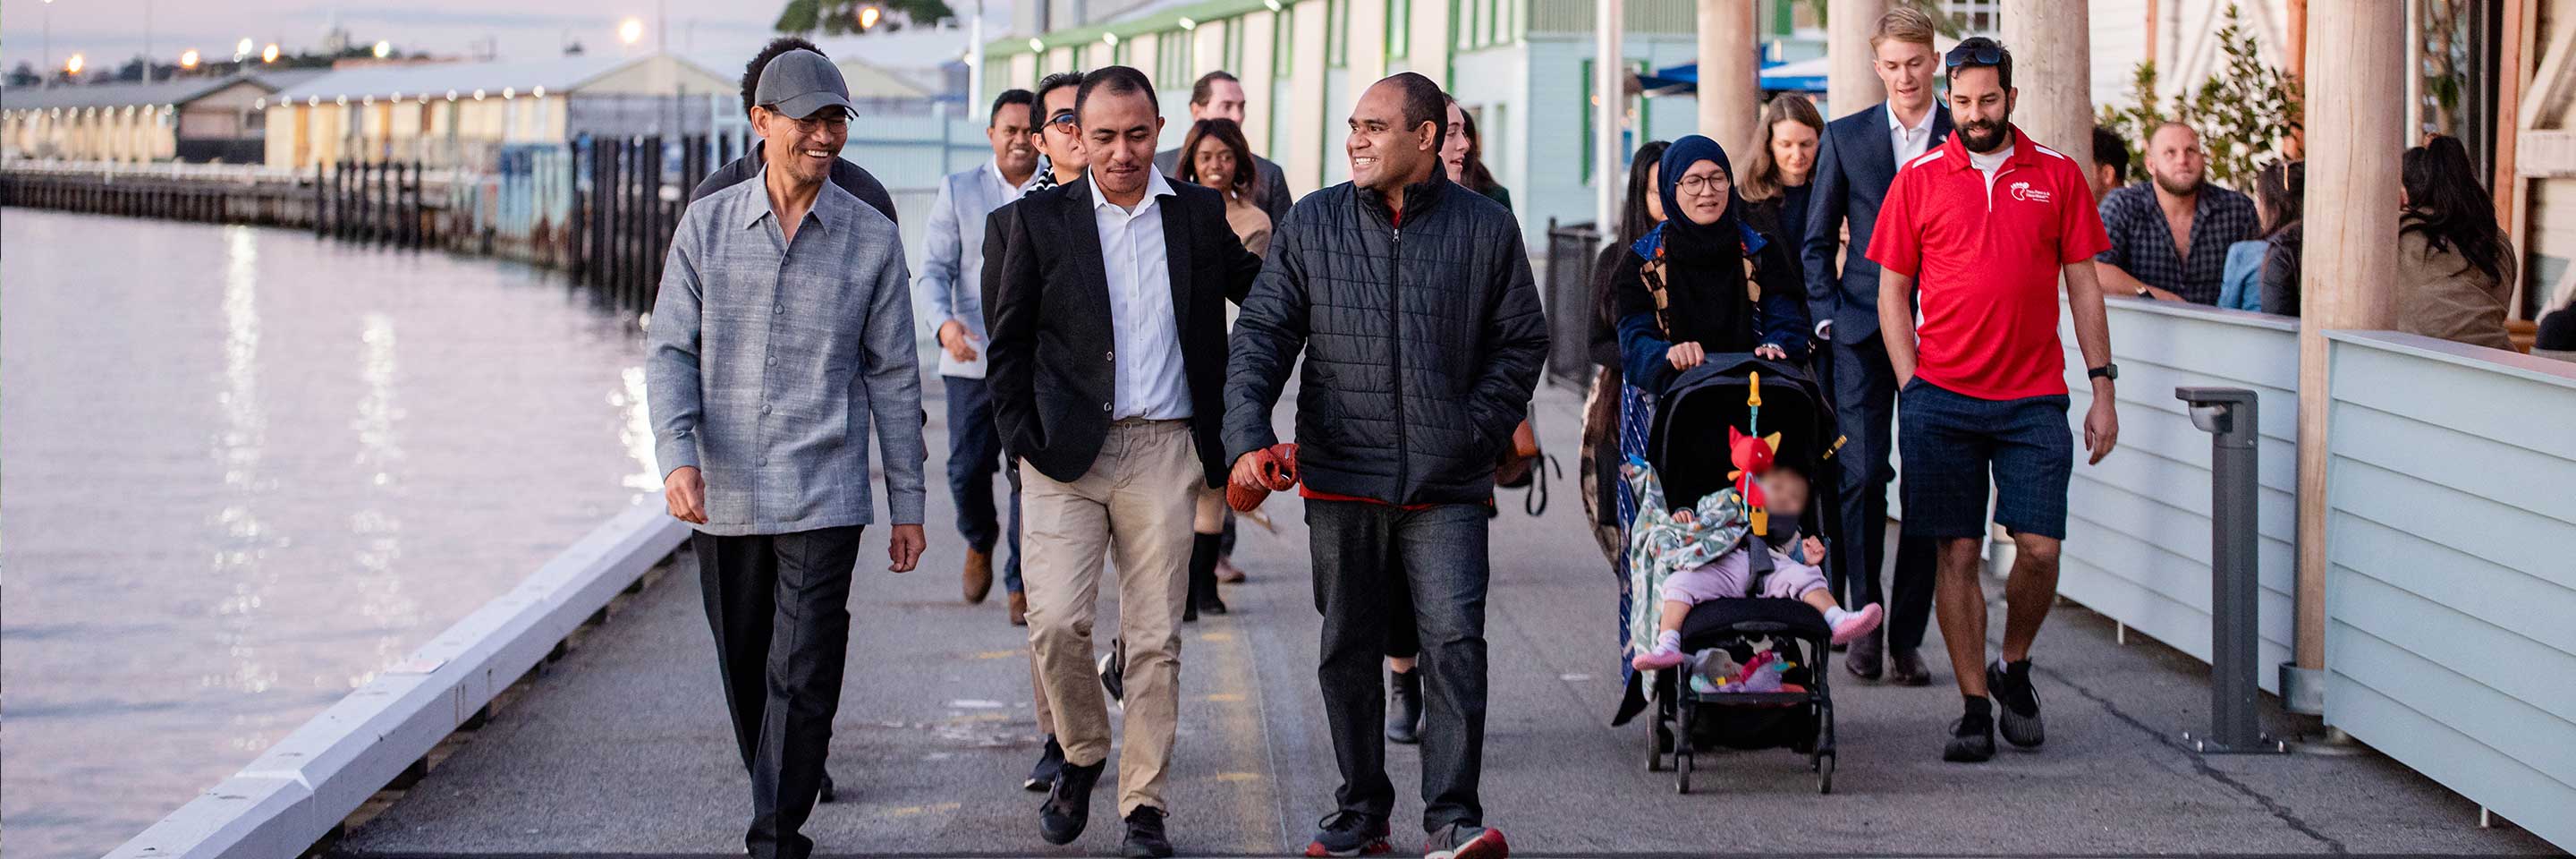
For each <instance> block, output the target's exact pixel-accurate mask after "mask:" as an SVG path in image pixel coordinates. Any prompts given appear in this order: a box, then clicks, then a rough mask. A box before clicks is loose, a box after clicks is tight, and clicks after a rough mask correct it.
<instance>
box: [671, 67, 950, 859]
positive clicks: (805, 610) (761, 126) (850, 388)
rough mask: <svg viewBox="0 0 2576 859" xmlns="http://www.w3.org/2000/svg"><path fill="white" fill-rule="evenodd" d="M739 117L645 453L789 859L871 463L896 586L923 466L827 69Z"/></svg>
mask: <svg viewBox="0 0 2576 859" xmlns="http://www.w3.org/2000/svg"><path fill="white" fill-rule="evenodd" d="M755 101H757V102H758V104H757V106H755V107H754V108H753V109H752V111H751V117H752V120H751V121H752V124H753V126H754V128H755V130H756V131H758V132H759V134H760V138H761V146H762V149H763V154H764V155H765V156H766V159H765V165H764V166H763V167H762V169H761V173H760V175H759V176H758V177H757V179H756V180H754V181H749V182H743V183H741V184H737V185H734V186H732V187H729V188H726V189H724V190H722V191H718V192H716V193H714V194H711V195H709V196H707V197H705V198H703V199H700V200H698V201H696V202H693V203H690V204H689V208H688V212H687V214H685V215H683V216H681V219H680V226H679V229H678V230H677V231H675V232H674V233H673V235H672V237H671V255H670V260H669V262H668V263H667V264H666V265H664V266H663V274H662V286H661V295H660V296H659V297H658V298H657V299H656V300H655V302H654V304H653V317H652V320H653V321H652V333H651V337H650V343H649V346H648V354H647V360H646V364H645V385H646V394H647V400H648V401H649V404H650V406H651V410H652V421H653V436H654V453H655V456H656V457H657V458H658V459H659V460H660V461H661V465H662V471H663V473H664V477H663V498H664V500H665V501H666V502H667V503H668V504H669V505H670V510H671V515H672V516H675V517H678V518H679V519H681V520H683V521H686V522H689V523H692V524H694V525H696V526H697V533H696V534H694V535H692V537H691V541H690V545H691V548H692V550H693V551H694V553H695V554H696V555H697V563H698V578H699V582H700V584H701V586H702V587H703V589H704V590H705V594H706V607H707V624H708V626H710V627H712V628H713V629H714V631H715V638H716V658H717V666H718V669H719V674H720V676H721V677H722V680H723V683H724V689H725V700H726V702H727V703H728V704H729V705H730V708H731V710H732V715H733V726H734V740H735V742H736V743H737V744H738V745H739V747H740V750H741V752H742V756H743V761H744V763H745V764H746V765H748V766H749V767H750V768H751V805H752V819H751V827H750V830H749V831H748V832H747V833H745V834H744V836H743V843H744V845H745V846H746V847H748V848H749V852H750V854H751V855H752V856H754V857H757V859H804V857H806V856H808V855H810V854H812V853H813V850H814V842H813V841H812V840H810V839H808V838H806V837H804V836H803V835H800V834H798V832H797V830H798V829H800V828H802V827H803V826H804V824H805V818H806V815H807V814H809V813H810V812H812V811H813V809H814V800H815V798H816V796H817V794H818V793H819V791H820V789H821V787H822V783H823V757H824V753H825V752H826V751H827V750H828V748H829V746H830V745H831V739H832V716H833V713H834V711H835V710H837V709H838V708H839V704H840V700H841V666H842V664H843V662H844V661H845V660H846V659H847V656H848V650H849V639H850V611H849V599H850V577H851V568H852V567H853V566H854V565H855V564H856V563H857V562H858V554H859V533H860V529H861V527H863V526H865V525H867V524H868V523H869V522H870V521H871V519H872V513H873V510H872V504H871V503H870V498H869V492H868V474H869V471H870V469H869V464H868V441H867V430H868V427H869V425H870V424H871V423H873V424H874V425H875V426H876V431H877V447H878V448H879V449H880V450H882V451H884V453H885V457H886V462H885V485H886V496H887V498H886V502H887V503H886V506H887V508H888V510H889V512H890V513H891V515H892V518H893V523H894V527H893V531H892V534H891V538H890V539H889V540H888V544H887V548H886V555H887V558H888V560H889V561H891V564H890V565H889V566H888V567H887V569H888V570H891V571H893V572H898V573H900V572H906V571H909V570H911V569H912V568H913V565H914V564H916V563H918V562H919V561H920V559H921V550H922V545H923V537H922V531H921V518H922V504H923V484H922V474H921V469H922V460H923V459H924V456H925V453H924V450H923V446H922V439H921V431H922V421H923V413H922V411H921V381H920V367H919V365H918V362H917V360H916V358H915V357H914V351H913V338H912V301H911V297H910V290H909V288H908V287H909V281H910V277H909V276H908V274H907V273H906V272H905V270H904V262H903V241H902V238H901V237H900V236H899V235H898V234H897V233H896V232H895V225H894V222H893V221H891V220H889V219H887V218H886V216H885V215H884V214H883V213H881V212H878V211H877V210H876V209H874V208H871V207H869V206H867V205H864V204H862V203H860V201H859V199H858V198H857V197H854V196H851V195H850V192H848V191H845V190H842V189H841V188H840V187H839V186H836V185H834V184H832V183H831V182H829V181H828V180H829V178H830V177H831V171H832V164H833V162H835V161H838V160H839V159H840V157H841V146H842V144H843V143H844V142H846V141H847V140H848V139H849V120H850V112H851V111H850V97H849V89H848V87H847V86H846V85H845V84H843V83H842V81H841V73H840V71H839V70H838V69H835V68H833V67H832V64H831V61H829V60H826V59H824V58H823V57H822V55H820V54H816V53H814V52H811V51H789V52H787V53H784V54H780V55H779V56H778V57H777V58H776V59H773V60H771V61H770V63H769V67H768V68H766V69H764V70H762V72H761V75H760V85H759V87H758V88H757V90H756V92H755Z"/></svg>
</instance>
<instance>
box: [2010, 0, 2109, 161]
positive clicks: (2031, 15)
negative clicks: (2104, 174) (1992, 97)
mask: <svg viewBox="0 0 2576 859" xmlns="http://www.w3.org/2000/svg"><path fill="white" fill-rule="evenodd" d="M2091 6H2092V3H2091V0H2006V2H2005V3H2004V9H2003V12H2004V35H2003V41H2004V48H2006V49H2007V50H2010V51H2012V55H2013V87H2014V88H2015V89H2017V90H2019V91H2020V93H2021V94H2020V96H2019V97H2018V98H2016V99H2015V100H2014V102H2013V117H2012V118H2013V124H2014V125H2017V126H2020V128H2021V130H2022V131H2023V132H2024V133H2026V134H2029V135H2030V137H2031V140H2033V141H2035V142H2037V143H2038V144H2039V145H2041V146H2046V147H2048V148H2050V149H2053V150H2056V151H2057V152H2059V153H2061V154H2063V155H2065V156H2066V157H2068V158H2072V159H2074V160H2075V163H2076V165H2077V166H2080V167H2083V168H2084V175H2087V176H2090V175H2093V72H2092V69H2093V41H2092V35H2091V33H2092V20H2093V13H2092V9H2091Z"/></svg>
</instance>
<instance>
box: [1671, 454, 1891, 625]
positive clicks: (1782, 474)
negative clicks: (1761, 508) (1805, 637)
mask: <svg viewBox="0 0 2576 859" xmlns="http://www.w3.org/2000/svg"><path fill="white" fill-rule="evenodd" d="M1622 470H1623V471H1625V472H1626V473H1627V475H1628V478H1629V480H1631V481H1632V482H1634V483H1635V484H1636V486H1635V488H1636V490H1637V493H1636V494H1637V499H1638V504H1637V519H1636V522H1635V523H1634V524H1633V525H1632V526H1631V530H1630V536H1629V540H1630V545H1631V546H1632V550H1631V551H1632V553H1633V552H1638V551H1643V552H1644V553H1646V555H1647V556H1649V557H1651V558H1652V559H1653V560H1652V562H1653V563H1657V564H1661V565H1667V567H1668V569H1669V570H1670V573H1669V575H1666V576H1664V577H1663V587H1662V592H1661V596H1662V597H1663V613H1662V617H1661V623H1660V624H1659V630H1660V631H1659V632H1658V633H1657V635H1656V637H1655V645H1654V646H1653V647H1652V648H1640V649H1639V652H1638V653H1637V655H1636V657H1635V659H1634V660H1632V663H1631V664H1633V665H1635V666H1636V668H1637V669H1638V670H1640V671H1657V670H1662V669H1665V668H1671V667H1673V666H1676V665H1680V664H1681V663H1682V662H1683V661H1684V660H1685V659H1686V658H1687V656H1686V655H1685V654H1683V653H1682V651H1681V635H1682V633H1681V629H1682V621H1683V619H1684V618H1687V617H1689V616H1690V610H1691V606H1693V605H1697V604H1699V603H1702V602H1705V601H1708V600H1715V599H1735V598H1742V597H1769V598H1781V599H1795V600H1798V601H1800V602H1804V603H1806V604H1807V605H1809V606H1813V607H1814V608H1815V609H1816V610H1817V611H1819V612H1823V613H1824V616H1825V625H1826V626H1828V627H1830V628H1832V629H1833V642H1834V643H1835V644H1843V643H1847V642H1849V641H1851V640H1853V639H1856V638H1859V637H1861V636H1862V635H1865V634H1867V633H1868V632H1869V631H1870V630H1872V629H1876V628H1877V627H1878V623H1879V618H1880V609H1879V607H1878V604H1876V603H1871V604H1869V605H1867V606H1863V607H1861V609H1860V610H1858V611H1850V610H1846V609H1844V608H1843V607H1842V606H1841V605H1840V604H1839V603H1837V602H1835V600H1834V595H1833V592H1832V591H1831V590H1829V589H1827V587H1826V586H1825V576H1824V571H1823V569H1822V567H1821V564H1822V562H1823V560H1824V552H1825V546H1824V541H1822V540H1819V539H1817V538H1815V537H1812V536H1810V537H1804V538H1800V537H1799V536H1798V535H1797V533H1796V532H1795V530H1794V529H1792V528H1781V529H1777V531H1776V532H1775V534H1774V535H1773V536H1772V537H1771V538H1769V539H1765V538H1763V537H1759V536H1753V535H1751V533H1750V530H1751V529H1750V528H1749V527H1748V526H1747V521H1748V518H1749V517H1748V514H1747V512H1746V510H1745V506H1744V502H1743V499H1742V498H1741V497H1739V496H1738V494H1737V493H1736V491H1735V490H1734V489H1733V488H1728V489H1721V490H1718V491H1716V492H1712V493H1709V495H1708V496H1707V497H1705V498H1702V499H1700V500H1699V503H1698V504H1696V505H1693V506H1692V507H1690V508H1685V509H1682V510H1676V511H1670V512H1667V511H1666V509H1665V506H1664V497H1663V488H1662V486H1661V485H1660V484H1659V483H1658V482H1657V480H1656V478H1655V473H1654V469H1653V467H1652V466H1649V465H1646V464H1644V463H1642V462H1630V463H1629V464H1628V465H1626V466H1625V467H1623V469H1622ZM1754 480H1755V481H1756V482H1757V483H1759V484H1760V486H1761V493H1762V500H1763V501H1765V502H1766V506H1767V507H1768V508H1769V512H1770V514H1771V515H1772V516H1773V517H1774V518H1773V519H1772V521H1774V522H1783V521H1785V522H1796V521H1798V518H1799V514H1801V513H1802V512H1804V511H1805V510H1806V506H1807V496H1808V486H1807V477H1806V475H1804V474H1800V473H1799V472H1798V470H1797V469H1796V468H1794V467H1792V466H1790V465H1788V464H1785V463H1783V464H1775V465H1774V466H1772V467H1771V468H1770V470H1768V471H1765V472H1763V473H1761V474H1760V475H1757V476H1756V477H1755V478H1754ZM1757 544H1758V545H1760V546H1761V548H1762V549H1763V550H1764V551H1767V552H1769V553H1770V555H1771V567H1772V569H1771V572H1770V573H1769V574H1768V575H1766V576H1763V577H1761V581H1760V582H1759V583H1758V587H1757V583H1756V582H1755V580H1754V579H1755V577H1754V574H1753V566H1754V565H1753V563H1752V561H1753V559H1752V554H1751V553H1752V552H1753V551H1754V547H1755V546H1756V545H1757Z"/></svg>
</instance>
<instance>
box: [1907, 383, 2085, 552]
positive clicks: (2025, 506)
mask: <svg viewBox="0 0 2576 859" xmlns="http://www.w3.org/2000/svg"><path fill="white" fill-rule="evenodd" d="M2067 402H2068V401H2067V398H2066V395H2065V394H2049V395H2046V396H2038V397H2023V398H2021V399H2017V400H1981V399H1978V398H1976V397H1971V396H1968V395H1966V394H1961V393H1957V392H1954V391H1950V390H1947V389H1944V388H1942V387H1940V386H1938V385H1934V384H1932V383H1930V382H1926V381H1923V380H1922V379H1919V378H1918V379H1915V380H1914V381H1912V382H1909V383H1907V384H1906V385H1905V388H1904V390H1902V391H1899V392H1898V393H1897V411H1896V423H1897V432H1896V443H1897V450H1898V451H1899V452H1900V453H1901V454H1902V455H1903V456H1904V458H1905V463H1904V465H1905V474H1904V487H1903V492H1904V498H1905V534H1906V536H1909V537H1913V536H1924V537H1935V538H1943V537H1949V538H1958V537H1968V538H1974V537H1979V536H1983V535H1984V534H1985V528H1986V484H1987V483H1989V482H1992V483H1993V484H1994V486H1995V489H1996V491H1997V492H1999V493H2000V494H1999V495H1998V496H1997V498H1996V499H1995V523H1996V524H1998V525H2002V526H2004V528H2006V529H2007V530H2010V531H2012V532H2014V533H2017V534H2035V535H2038V536H2041V537H2048V538H2051V539H2056V540H2063V539H2066V481H2067V478H2068V476H2069V475H2070V474H2071V473H2072V472H2073V471H2074V469H2075V436H2074V433H2073V432H2072V431H2071V430H2069V429H2068V428H2067V425H2066V409H2067Z"/></svg>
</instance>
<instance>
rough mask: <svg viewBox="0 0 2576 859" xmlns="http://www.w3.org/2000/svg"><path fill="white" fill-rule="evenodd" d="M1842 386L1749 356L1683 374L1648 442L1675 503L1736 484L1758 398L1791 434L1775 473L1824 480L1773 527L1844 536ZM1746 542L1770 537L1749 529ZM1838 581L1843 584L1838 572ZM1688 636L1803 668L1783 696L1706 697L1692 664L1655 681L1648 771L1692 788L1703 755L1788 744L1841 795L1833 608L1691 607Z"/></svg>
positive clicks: (1765, 423) (1763, 420)
mask: <svg viewBox="0 0 2576 859" xmlns="http://www.w3.org/2000/svg"><path fill="white" fill-rule="evenodd" d="M1827 372H1828V373H1830V372H1831V371H1830V369H1828V370H1827ZM1756 374H1759V383H1758V387H1757V384H1756V382H1755V378H1756ZM1826 378H1827V379H1830V377H1829V376H1828V377H1826ZM1830 390H1831V389H1830V382H1829V381H1827V382H1821V383H1820V381H1819V378H1818V377H1817V376H1815V375H1812V374H1810V373H1809V372H1808V371H1807V369H1806V368H1804V367H1800V366H1797V365H1794V364H1789V363H1786V362H1780V361H1770V360H1765V359H1761V358H1756V357H1753V356H1751V355H1746V354H1729V355H1710V356H1708V359H1707V361H1706V362H1705V363H1703V364H1701V365H1700V366H1698V367H1695V368H1692V369H1691V370H1689V371H1688V372H1685V373H1683V374H1682V375H1681V376H1680V377H1678V378H1676V379H1674V380H1673V382H1672V384H1670V385H1669V386H1667V387H1666V388H1665V390H1664V393H1663V395H1662V396H1661V398H1660V399H1659V401H1658V403H1657V408H1656V410H1655V419H1654V426H1653V428H1652V430H1651V434H1650V435H1649V436H1648V438H1647V460H1648V462H1649V463H1651V464H1652V465H1653V466H1654V467H1655V470H1656V472H1658V473H1659V474H1660V475H1661V476H1662V479H1663V482H1664V491H1665V497H1666V498H1667V499H1671V500H1672V501H1673V503H1676V504H1683V503H1689V501H1690V500H1694V499H1698V498H1700V497H1702V496H1705V495H1707V494H1709V493H1711V492H1716V491H1718V490H1720V489H1724V488H1726V487H1727V486H1728V485H1729V479H1728V477H1727V473H1728V472H1729V471H1731V470H1733V468H1734V466H1733V464H1732V463H1731V462H1730V461H1729V451H1728V449H1727V444H1726V429H1727V428H1728V427H1735V428H1737V429H1744V428H1746V425H1747V424H1748V423H1749V422H1750V420H1749V419H1750V418H1752V417H1753V415H1754V411H1753V410H1754V408H1755V406H1754V405H1753V404H1752V403H1751V402H1750V401H1751V400H1752V399H1753V395H1754V394H1755V393H1756V392H1757V391H1758V392H1759V394H1760V400H1759V408H1760V413H1759V417H1760V420H1759V424H1760V425H1759V426H1758V427H1756V429H1758V430H1759V432H1760V434H1762V435H1769V434H1771V433H1773V432H1777V433H1779V434H1780V446H1779V449H1778V451H1777V452H1776V453H1775V454H1774V455H1773V459H1772V461H1773V463H1774V466H1775V467H1791V468H1795V469H1797V470H1798V471H1799V472H1801V473H1803V474H1806V475H1808V476H1809V477H1810V478H1811V479H1812V486H1813V491H1812V492H1811V494H1810V499H1811V500H1810V501H1809V503H1808V504H1807V509H1806V510H1805V511H1804V513H1803V514H1802V515H1801V516H1800V517H1799V520H1798V521H1797V522H1794V523H1791V522H1778V521H1774V522H1771V523H1770V526H1769V528H1768V529H1767V530H1768V532H1769V533H1770V534H1772V535H1785V534H1787V533H1789V531H1790V529H1791V528H1793V527H1794V528H1795V530H1797V531H1799V532H1802V533H1806V534H1812V535H1817V536H1822V537H1825V538H1826V539H1827V540H1834V539H1837V538H1839V537H1841V536H1842V535H1841V531H1842V523H1841V522H1840V521H1839V520H1840V519H1841V516H1840V514H1839V512H1838V511H1839V510H1840V507H1839V506H1838V505H1837V503H1836V500H1835V499H1836V496H1837V495H1838V494H1839V493H1838V485H1839V484H1840V481H1839V480H1838V479H1835V478H1834V477H1831V476H1829V475H1831V474H1833V473H1835V472H1828V471H1826V470H1825V468H1826V466H1827V465H1828V464H1831V465H1833V466H1835V467H1836V468H1839V466H1840V463H1839V461H1836V460H1834V459H1833V458H1832V457H1833V455H1834V452H1835V449H1836V448H1838V447H1839V446H1840V445H1841V439H1842V435H1841V433H1840V432H1839V431H1838V430H1837V428H1836V424H1835V422H1834V415H1833V408H1832V406H1831V404H1830V403H1831V400H1830V396H1831V394H1830ZM1744 539H1746V540H1759V539H1764V538H1763V537H1761V536H1756V535H1751V534H1748V535H1747V536H1746V537H1745V538H1744ZM1829 554H1830V553H1829ZM1753 559H1754V565H1753V566H1754V570H1753V572H1754V576H1755V582H1754V587H1753V589H1752V590H1753V592H1754V593H1759V592H1760V591H1761V576H1762V575H1763V574H1765V573H1768V572H1769V567H1770V558H1769V553H1767V552H1756V553H1754V554H1753ZM1827 563H1828V565H1830V564H1831V563H1832V562H1831V561H1830V560H1828V561H1827ZM1826 578H1827V580H1828V581H1839V580H1840V579H1839V577H1836V576H1834V575H1833V571H1832V569H1831V567H1830V566H1828V568H1827V571H1826ZM1640 598H1651V597H1644V596H1641V597H1640ZM1681 636H1682V649H1683V650H1684V651H1685V652H1689V653H1699V652H1702V651H1705V650H1709V649H1712V648H1722V649H1725V650H1728V651H1729V652H1730V654H1731V655H1732V656H1733V657H1734V658H1736V659H1737V660H1738V661H1744V660H1747V659H1749V658H1750V657H1751V656H1752V654H1753V652H1754V651H1755V650H1756V649H1757V648H1760V647H1763V646H1765V645H1767V646H1768V647H1769V648H1770V649H1772V650H1775V651H1778V652H1779V654H1780V656H1781V657H1784V658H1786V659H1788V660H1789V661H1790V662H1791V663H1792V667H1790V668H1789V669H1788V670H1787V671H1786V672H1784V673H1783V675H1782V677H1781V680H1782V681H1783V689H1782V691H1778V692H1719V693H1714V694H1710V693H1702V692H1698V691H1694V690H1693V689H1692V688H1691V684H1690V682H1689V681H1688V679H1687V675H1688V672H1689V670H1690V668H1691V666H1690V664H1689V663H1685V664H1683V665H1682V666H1680V667H1677V668H1668V669H1664V670H1661V671H1657V672H1654V675H1653V676H1652V677H1650V678H1645V685H1646V688H1647V689H1649V690H1651V691H1650V692H1649V694H1650V695H1651V697H1652V698H1653V699H1654V716H1655V718H1654V722H1653V724H1652V727H1651V729H1650V730H1649V731H1648V732H1647V736H1648V740H1647V750H1648V753H1647V765H1646V768H1647V769H1648V770H1650V771H1662V770H1663V769H1664V768H1665V767H1666V766H1670V767H1672V768H1673V770H1674V771H1675V772H1676V773H1677V775H1678V780H1677V784H1676V787H1677V788H1678V789H1679V790H1680V791H1681V792H1682V793H1689V792H1690V788H1691V771H1692V769H1693V768H1694V766H1695V764H1696V758H1697V756H1698V754H1699V753H1700V752H1702V751H1708V750H1714V749H1719V748H1727V749H1738V750H1754V749H1775V748H1785V749H1789V750H1790V751H1793V752H1796V753H1798V754H1803V755H1806V756H1807V763H1808V768H1809V770H1810V771H1812V772H1814V773H1816V776H1817V778H1816V788H1817V790H1818V791H1819V792H1822V793H1832V792H1833V789H1834V702H1833V695H1832V692H1831V690H1830V689H1829V688H1828V685H1829V684H1828V678H1829V677H1830V676H1831V674H1832V672H1830V671H1828V670H1826V669H1827V664H1826V662H1827V659H1828V658H1829V657H1830V656H1831V655H1832V653H1831V651H1832V648H1831V644H1830V643H1831V640H1832V638H1833V631H1832V630H1831V629H1830V628H1828V627H1827V626H1826V625H1825V620H1824V616H1823V615H1822V613H1820V612H1818V611H1816V610H1815V608H1814V607H1812V606H1809V605H1807V604H1805V603H1802V602H1799V601H1797V600H1793V599H1761V598H1750V597H1748V598H1744V599H1719V600H1710V601H1707V602H1703V603H1700V604H1698V605H1695V606H1692V607H1691V612H1690V615H1689V617H1688V618H1687V619H1685V620H1684V621H1683V623H1682V630H1681ZM1668 756H1669V757H1668Z"/></svg>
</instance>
